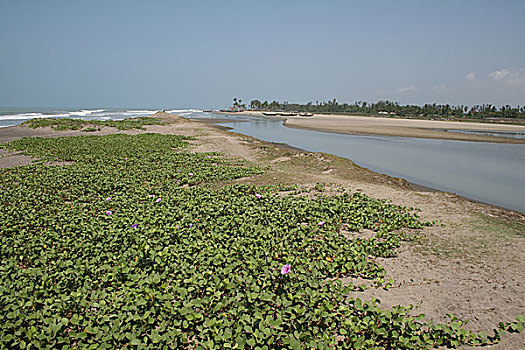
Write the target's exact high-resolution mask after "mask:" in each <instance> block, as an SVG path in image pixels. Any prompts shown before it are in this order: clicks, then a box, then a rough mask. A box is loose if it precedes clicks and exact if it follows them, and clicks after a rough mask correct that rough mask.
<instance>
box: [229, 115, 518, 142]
mask: <svg viewBox="0 0 525 350" xmlns="http://www.w3.org/2000/svg"><path fill="white" fill-rule="evenodd" d="M239 114H242V115H253V116H263V117H267V118H280V119H283V118H284V117H268V116H264V115H263V114H262V112H242V113H239ZM284 125H286V126H288V127H292V128H300V129H309V130H317V131H324V132H332V133H340V134H353V135H384V136H399V137H419V138H430V139H442V140H458V141H477V142H497V143H517V144H525V139H513V138H507V137H496V136H489V135H475V134H462V133H457V132H447V131H445V130H475V131H484V132H497V131H503V132H519V133H525V125H511V124H497V123H476V122H455V121H442V120H419V119H401V118H379V117H368V116H350V115H330V114H316V115H314V116H313V117H286V120H285V122H284Z"/></svg>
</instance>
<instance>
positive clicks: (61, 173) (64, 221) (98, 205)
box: [0, 134, 523, 349]
mask: <svg viewBox="0 0 525 350" xmlns="http://www.w3.org/2000/svg"><path fill="white" fill-rule="evenodd" d="M187 146H188V143H187V138H184V137H181V136H174V135H158V134H140V135H135V136H131V135H122V134H121V135H108V136H79V137H67V138H28V139H21V140H18V141H14V142H11V143H9V144H7V145H4V147H8V148H10V149H13V150H19V151H23V152H24V153H25V154H27V155H31V156H35V157H39V158H40V159H41V160H42V161H41V162H40V163H36V164H32V165H29V166H23V167H18V168H13V169H8V170H1V171H0V230H1V231H0V347H2V348H10V349H11V348H22V349H23V348H49V349H70V348H92V349H99V348H100V349H104V348H119V349H120V348H136V349H140V348H174V349H180V348H186V349H227V348H232V349H245V348H246V349H283V348H291V349H301V348H314V349H329V348H334V347H336V348H343V349H357V348H365V349H420V348H431V347H434V346H440V345H448V346H456V345H460V344H464V343H468V344H474V345H475V344H486V343H490V342H494V341H497V339H498V337H499V332H496V333H495V334H494V335H493V336H491V337H489V336H488V335H486V334H483V333H472V332H470V331H467V330H465V329H464V328H463V324H464V323H463V322H462V321H460V320H457V319H455V318H453V317H451V320H450V323H449V324H446V325H433V324H427V323H425V322H423V321H422V320H421V318H414V317H411V316H409V311H410V310H409V308H408V309H405V308H402V307H396V308H394V309H392V310H382V309H381V308H380V307H379V304H378V303H377V302H376V301H374V300H372V301H370V302H363V301H361V300H360V299H353V298H348V297H347V295H348V293H349V292H350V291H351V290H352V289H353V286H351V285H342V283H341V282H340V281H339V279H338V277H342V276H360V277H365V278H377V277H382V276H383V275H384V271H383V269H382V267H381V266H379V265H378V264H377V263H375V262H374V257H378V256H392V255H394V254H395V250H396V248H397V247H398V245H399V242H400V240H401V239H402V230H403V229H407V228H410V229H420V228H422V227H423V226H424V225H426V224H425V223H423V222H421V221H420V220H419V219H418V217H417V215H416V214H415V213H414V211H413V210H412V209H410V208H404V207H399V206H395V205H392V204H389V203H385V202H384V201H380V200H376V199H373V198H370V197H367V196H365V195H363V194H360V193H342V194H340V195H336V196H322V195H319V196H313V197H309V196H294V195H283V194H282V193H281V192H282V191H281V190H283V188H280V187H278V186H248V185H227V186H222V185H221V183H222V182H225V181H229V180H233V179H236V178H240V177H246V176H254V175H257V174H260V173H261V170H260V169H258V168H254V167H247V166H245V165H244V164H242V162H232V161H228V160H225V159H224V158H221V157H220V156H219V155H217V154H213V153H207V154H194V153H189V152H186V151H185V150H184V149H185V148H186V147H187ZM51 160H56V161H68V162H71V165H68V166H49V165H45V164H44V161H51ZM318 189H319V188H318ZM341 227H345V229H346V230H349V231H359V230H362V229H368V230H373V231H375V232H376V233H377V236H376V237H373V238H370V239H360V238H357V239H354V240H349V239H347V238H345V237H344V236H343V235H341V234H340V233H339V230H340V228H341ZM522 322H523V320H522V319H520V320H518V321H517V322H514V323H508V324H503V325H501V329H507V330H511V331H512V330H520V328H521V327H522Z"/></svg>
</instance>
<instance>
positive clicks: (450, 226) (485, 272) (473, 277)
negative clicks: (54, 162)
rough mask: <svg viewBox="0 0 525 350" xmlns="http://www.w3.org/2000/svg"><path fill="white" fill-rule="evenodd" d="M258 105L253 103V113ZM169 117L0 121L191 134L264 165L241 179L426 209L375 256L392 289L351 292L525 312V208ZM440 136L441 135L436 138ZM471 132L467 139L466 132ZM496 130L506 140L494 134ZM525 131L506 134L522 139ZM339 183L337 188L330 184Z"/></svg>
mask: <svg viewBox="0 0 525 350" xmlns="http://www.w3.org/2000/svg"><path fill="white" fill-rule="evenodd" d="M251 113H253V112H251ZM154 117H155V118H158V119H160V120H163V121H165V122H166V124H165V125H149V126H146V127H145V128H146V130H131V131H118V130H116V129H114V128H109V127H104V128H102V129H101V130H100V131H95V132H90V133H85V132H82V131H80V130H78V131H55V130H53V129H51V128H40V129H29V128H27V127H25V126H16V127H8V128H3V129H1V130H0V143H5V142H9V141H12V140H15V139H19V138H22V137H31V136H38V137H59V136H75V135H86V134H89V135H110V134H116V133H125V134H134V135H138V134H144V133H146V132H148V133H159V134H163V135H172V134H174V135H175V134H176V135H184V136H190V137H195V138H196V139H195V140H192V141H190V143H191V144H192V148H191V152H195V153H204V152H219V153H221V154H223V155H224V156H225V157H227V158H229V159H242V160H243V161H246V162H248V164H250V165H254V166H258V167H260V168H263V169H266V170H265V173H264V174H262V175H252V176H249V177H243V178H239V179H236V180H233V181H232V183H236V184H250V185H270V184H271V185H273V184H287V185H290V184H294V185H297V186H298V187H299V188H305V189H306V188H313V187H315V186H316V185H317V184H326V185H325V187H326V190H325V192H326V194H327V195H331V194H334V193H335V190H331V188H332V189H335V188H337V187H343V188H345V189H348V190H349V191H351V192H353V193H363V194H366V195H369V196H371V197H373V198H379V199H385V200H388V201H391V202H392V203H393V204H397V205H401V206H406V207H413V208H418V209H419V210H420V212H419V215H420V217H421V218H422V220H428V221H433V222H435V224H434V225H432V226H430V227H425V228H424V229H422V230H417V231H414V232H407V235H408V238H409V239H407V240H405V241H404V242H403V243H402V245H401V248H400V249H399V250H398V254H397V256H394V257H391V258H377V259H375V260H374V261H376V262H378V263H379V264H380V265H382V266H384V267H385V269H386V271H387V275H386V277H385V279H388V278H392V280H393V284H392V286H391V288H390V289H389V290H384V289H381V288H374V287H373V281H370V280H363V279H355V278H351V277H343V278H342V281H343V283H350V282H352V283H353V284H364V285H366V286H367V287H366V289H365V290H364V291H363V292H355V293H354V295H352V296H353V297H359V298H363V299H370V298H372V297H376V298H379V299H380V300H381V306H382V307H383V308H389V307H392V306H394V305H399V304H401V305H408V304H412V305H414V310H413V313H414V314H419V313H424V314H425V315H426V317H425V320H433V321H435V322H447V317H446V314H447V313H452V314H454V315H455V316H457V317H458V318H460V319H470V323H469V324H468V325H467V328H468V329H473V330H483V331H487V332H490V331H491V330H492V329H494V328H496V327H497V322H499V321H512V320H513V319H514V318H515V316H517V315H520V314H524V313H525V302H524V300H523V295H525V284H524V283H523V281H525V240H524V239H523V238H524V237H525V216H524V215H523V214H520V213H517V212H513V211H509V210H505V209H500V208H496V207H493V206H490V205H487V204H482V203H476V202H473V201H469V200H466V199H464V198H461V197H459V196H457V195H454V194H450V193H445V192H439V191H426V190H425V189H423V188H417V189H415V188H414V187H413V186H411V185H410V184H409V183H407V182H406V181H405V180H403V179H398V178H393V177H389V176H386V175H382V174H378V173H374V172H372V171H370V170H367V169H365V168H362V167H359V166H357V165H355V164H354V163H352V162H351V161H350V160H347V159H344V158H340V157H336V156H333V155H329V154H323V153H312V152H306V151H303V150H300V149H293V148H290V147H286V146H285V145H276V144H272V143H268V142H263V141H260V140H257V139H255V138H252V137H248V136H244V135H241V134H236V133H232V132H228V131H227V130H224V129H223V128H219V127H216V126H214V125H212V124H209V123H202V122H198V121H192V120H187V119H184V118H181V117H178V116H175V115H172V114H166V113H157V114H156V115H155V116H154ZM286 125H287V126H290V127H297V128H307V129H315V130H321V131H328V132H343V133H359V134H381V135H389V136H407V137H413V136H411V135H415V134H418V135H420V136H419V137H428V138H442V137H444V136H443V135H442V134H447V136H450V137H453V138H448V139H458V138H459V139H461V140H468V141H482V140H483V141H489V142H503V141H502V140H499V139H500V138H493V137H488V136H479V137H477V136H478V135H465V134H457V135H456V134H454V135H448V134H451V133H447V132H441V131H434V130H432V129H449V128H454V129H461V128H466V129H471V128H474V129H475V130H505V131H522V130H525V127H523V126H521V127H520V126H513V125H501V126H500V125H492V124H483V123H454V124H451V123H449V122H439V121H436V122H434V121H419V120H398V119H386V118H370V117H353V116H325V115H322V116H315V117H313V118H295V117H292V118H287V120H286ZM438 136H439V137H438ZM463 137H465V139H462V138H463ZM495 139H498V140H495ZM523 141H525V140H513V139H510V140H509V139H505V142H519V143H523ZM32 161H34V159H33V158H31V157H27V156H21V155H20V154H12V153H10V152H7V151H3V152H2V153H0V168H1V167H4V168H7V167H13V166H18V165H25V164H30V163H31V162H32ZM65 166H67V165H65ZM332 191H333V192H332ZM341 233H342V234H344V235H346V236H347V237H348V238H349V239H352V238H355V236H356V235H360V237H365V238H366V237H373V236H374V235H375V233H374V232H371V231H368V230H365V231H363V232H359V233H355V232H341ZM524 344H525V337H524V335H523V333H521V334H517V335H506V336H504V337H503V339H502V342H501V343H500V344H498V345H494V346H492V347H491V348H492V349H512V348H520V347H521V346H523V345H524Z"/></svg>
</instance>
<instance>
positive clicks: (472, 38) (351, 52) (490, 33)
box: [0, 0, 525, 108]
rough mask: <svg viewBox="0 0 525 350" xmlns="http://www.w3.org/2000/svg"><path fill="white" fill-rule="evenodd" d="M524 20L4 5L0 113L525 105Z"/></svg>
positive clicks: (473, 1)
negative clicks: (334, 104)
mask: <svg viewBox="0 0 525 350" xmlns="http://www.w3.org/2000/svg"><path fill="white" fill-rule="evenodd" d="M523 13H525V2H523V1H512V0H507V1H494V0H460V1H457V0H456V1H452V0H444V1H416V0H409V1H404V2H403V3H399V2H395V3H394V2H391V1H366V2H365V1H360V2H351V3H350V2H347V1H336V0H328V1H323V2H319V1H307V0H303V1H298V0H286V1H266V2H258V1H228V2H213V1H194V2H191V3H189V2H188V3H179V2H172V1H160V0H159V1H152V2H142V1H112V2H103V1H90V2H70V1H65V0H49V1H46V2H40V1H2V2H1V3H0V45H1V47H2V55H1V56H0V77H1V79H0V106H4V107H12V106H15V107H30V108H36V107H42V108H97V107H100V108H164V107H166V108H191V107H198V108H222V107H226V106H229V105H230V104H231V100H232V98H233V97H237V98H240V99H242V100H243V101H244V102H246V103H248V102H249V101H250V100H252V99H259V100H261V101H264V100H268V101H273V100H277V101H280V102H283V101H289V102H297V103H307V102H310V101H311V102H313V103H315V101H316V100H318V101H327V100H331V99H333V98H337V100H338V101H340V102H346V103H353V102H355V101H360V100H362V101H367V102H376V101H379V100H390V101H395V102H399V103H400V104H402V105H404V104H418V105H422V104H425V103H438V104H451V105H467V106H471V105H476V104H493V105H496V106H501V105H507V104H509V105H513V106H516V105H525V47H524V46H523V45H522V44H521V42H522V41H523V33H525V21H522V14H523ZM49 106H51V107H49ZM56 106H58V107H56Z"/></svg>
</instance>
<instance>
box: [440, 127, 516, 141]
mask: <svg viewBox="0 0 525 350" xmlns="http://www.w3.org/2000/svg"><path fill="white" fill-rule="evenodd" d="M444 131H447V132H457V133H460V134H473V135H483V136H495V137H508V138H511V139H525V133H523V132H518V131H485V130H463V129H445V130H444Z"/></svg>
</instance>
